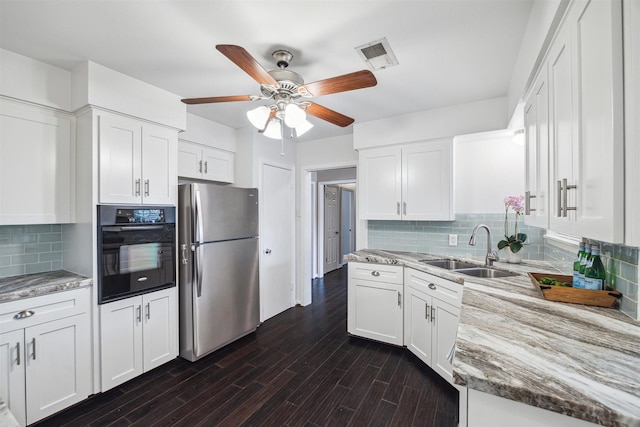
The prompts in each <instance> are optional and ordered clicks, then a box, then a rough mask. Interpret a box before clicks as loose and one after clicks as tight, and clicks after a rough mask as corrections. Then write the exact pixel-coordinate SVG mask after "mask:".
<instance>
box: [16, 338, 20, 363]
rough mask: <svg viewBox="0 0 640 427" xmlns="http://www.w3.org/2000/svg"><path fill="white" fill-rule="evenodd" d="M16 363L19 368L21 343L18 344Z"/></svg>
mask: <svg viewBox="0 0 640 427" xmlns="http://www.w3.org/2000/svg"><path fill="white" fill-rule="evenodd" d="M16 362H17V364H18V366H19V365H20V343H19V342H17V343H16Z"/></svg>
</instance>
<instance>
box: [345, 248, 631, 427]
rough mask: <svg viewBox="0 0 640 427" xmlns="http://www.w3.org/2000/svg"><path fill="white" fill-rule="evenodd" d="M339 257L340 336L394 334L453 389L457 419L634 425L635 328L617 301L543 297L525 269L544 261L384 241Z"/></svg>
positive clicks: (384, 338) (392, 338) (546, 267)
mask: <svg viewBox="0 0 640 427" xmlns="http://www.w3.org/2000/svg"><path fill="white" fill-rule="evenodd" d="M436 258H442V259H443V260H449V262H447V263H445V262H440V263H437V262H436V263H434V262H433V260H435V259H436ZM346 259H347V260H348V261H349V264H348V268H349V285H348V304H347V305H348V310H349V313H348V329H347V330H348V332H349V334H351V335H353V336H359V337H363V338H367V339H374V340H376V341H381V342H385V343H389V344H394V345H401V344H400V342H402V343H404V346H406V348H407V350H409V351H410V352H411V353H413V354H414V355H416V357H418V358H419V359H420V360H421V361H423V362H424V363H425V364H426V365H427V366H429V367H430V368H431V369H432V370H433V371H434V372H436V373H437V374H439V375H440V376H441V377H442V378H444V379H446V380H447V381H449V382H450V383H451V384H452V385H454V387H456V389H457V390H458V391H459V393H460V394H459V401H460V407H459V408H460V413H459V422H460V425H465V426H478V427H479V426H489V425H495V420H496V419H500V420H504V422H505V423H506V424H504V425H522V426H527V427H529V426H532V427H533V426H540V425H567V426H569V425H570V426H576V427H577V426H581V427H586V426H593V425H596V424H599V425H607V426H617V425H637V424H639V423H640V391H639V390H638V388H637V384H638V382H639V381H640V367H638V365H637V360H638V357H640V350H638V347H637V342H638V339H640V329H639V328H638V326H637V325H636V324H635V323H634V321H633V320H631V319H629V318H628V317H626V316H625V315H624V314H622V313H620V312H619V311H618V310H614V309H610V308H601V307H590V306H585V305H580V304H568V303H560V302H555V301H548V300H546V299H544V298H543V297H542V296H541V294H540V293H539V292H538V290H536V289H534V287H533V285H532V282H531V279H530V278H529V276H528V275H527V273H528V272H532V271H538V272H546V273H548V274H553V272H555V271H556V270H555V269H554V268H553V267H552V266H551V265H550V264H548V263H547V262H545V261H527V262H526V263H523V264H507V263H503V262H496V263H495V264H494V266H493V267H487V266H482V265H481V264H480V262H478V261H475V260H472V259H457V260H456V259H453V258H451V257H436V256H433V255H429V254H420V253H412V252H392V251H383V250H360V251H357V252H354V253H351V254H349V255H347V256H346ZM451 260H455V261H457V262H451ZM453 264H456V265H458V266H461V268H455V267H451V268H452V269H448V268H447V266H448V265H453ZM462 264H464V265H462ZM474 264H475V266H476V268H470V267H469V266H470V265H471V266H472V265H474ZM436 265H440V266H442V267H437V266H436ZM480 270H482V271H484V270H490V271H492V272H493V274H491V275H481V276H474V275H473V274H476V273H477V272H479V271H480ZM390 272H392V275H391V276H390V275H389V273H390ZM401 272H403V276H402V281H401V280H400V279H399V277H401V276H400V273H401ZM385 276H386V277H385ZM372 295H373V296H375V297H372ZM400 307H401V308H400ZM352 311H353V312H352ZM398 312H400V313H401V316H402V315H403V317H401V319H402V320H401V321H400V322H401V324H400V325H399V326H397V324H396V323H395V322H396V321H397V320H396V319H397V316H398ZM373 313H376V314H377V317H376V316H374V315H373ZM587 319H588V320H587ZM390 323H393V324H394V328H393V329H392V328H390V327H389V326H388V325H389V324H390ZM396 329H397V330H398V331H399V332H397V333H396V334H395V335H394V334H392V333H390V331H391V330H396ZM400 334H401V335H402V336H397V335H400ZM522 384H527V386H526V388H523V387H522ZM611 396H615V397H616V398H615V399H613V400H612V399H611V398H610V397H611Z"/></svg>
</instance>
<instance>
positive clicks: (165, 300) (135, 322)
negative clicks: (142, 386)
mask: <svg viewBox="0 0 640 427" xmlns="http://www.w3.org/2000/svg"><path fill="white" fill-rule="evenodd" d="M177 319H178V317H177V308H176V288H175V287H172V288H168V289H163V290H160V291H155V292H150V293H148V294H144V295H138V296H134V297H130V298H126V299H122V300H118V301H114V302H110V303H108V304H103V305H101V306H100V345H101V356H102V357H101V359H102V363H101V367H102V369H101V378H102V391H107V390H109V389H111V388H113V387H115V386H117V385H120V384H122V383H124V382H126V381H128V380H130V379H133V378H135V377H137V376H138V375H140V374H142V373H143V372H147V371H149V370H151V369H153V368H156V367H158V366H160V365H162V364H164V363H166V362H169V361H171V360H173V359H175V358H176V357H177V355H178V340H177V321H178V320H177Z"/></svg>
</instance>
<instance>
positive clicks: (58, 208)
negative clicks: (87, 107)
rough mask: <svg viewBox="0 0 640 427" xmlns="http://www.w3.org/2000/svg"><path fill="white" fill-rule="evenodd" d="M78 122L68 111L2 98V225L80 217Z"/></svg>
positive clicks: (66, 221) (0, 208) (0, 117)
mask: <svg viewBox="0 0 640 427" xmlns="http://www.w3.org/2000/svg"><path fill="white" fill-rule="evenodd" d="M74 123H75V121H74V118H73V116H72V115H70V114H67V113H62V112H58V111H56V110H52V109H50V108H45V107H38V106H35V105H30V104H25V103H20V102H16V101H10V100H6V99H0V195H1V197H0V225H5V224H60V223H69V222H73V221H74V218H75V215H74V211H75V206H74V200H75V199H74V188H75V175H74V172H75V138H74V131H73V129H74V126H75V124H74Z"/></svg>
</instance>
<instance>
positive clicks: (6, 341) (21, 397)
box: [0, 329, 27, 426]
mask: <svg viewBox="0 0 640 427" xmlns="http://www.w3.org/2000/svg"><path fill="white" fill-rule="evenodd" d="M24 367H25V348H24V330H23V329H18V330H17V331H13V332H5V333H3V334H0V396H2V398H3V399H4V401H5V403H6V405H7V406H8V407H9V409H10V410H11V412H12V413H13V415H14V416H15V417H16V419H17V420H18V422H19V423H20V425H23V426H24V425H27V421H26V418H25V417H26V400H25V399H26V393H25V377H24V375H25V370H24Z"/></svg>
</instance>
